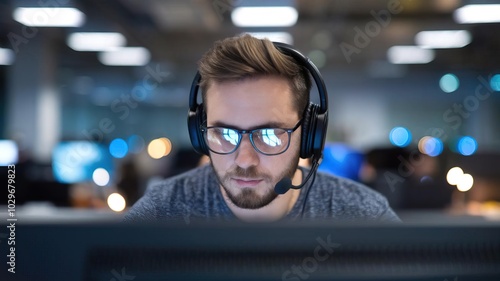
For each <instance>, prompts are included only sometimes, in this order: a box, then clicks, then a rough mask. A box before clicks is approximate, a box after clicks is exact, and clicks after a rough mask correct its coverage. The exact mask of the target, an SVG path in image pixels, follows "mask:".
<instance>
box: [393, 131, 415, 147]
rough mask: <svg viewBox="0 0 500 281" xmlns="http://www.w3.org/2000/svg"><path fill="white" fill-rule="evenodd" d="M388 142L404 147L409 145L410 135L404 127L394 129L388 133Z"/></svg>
mask: <svg viewBox="0 0 500 281" xmlns="http://www.w3.org/2000/svg"><path fill="white" fill-rule="evenodd" d="M389 140H390V141H391V143H392V144H393V145H395V146H399V147H405V146H408V145H409V144H410V143H411V133H410V131H409V130H408V129H406V128H404V127H395V128H393V129H392V130H391V132H390V133H389Z"/></svg>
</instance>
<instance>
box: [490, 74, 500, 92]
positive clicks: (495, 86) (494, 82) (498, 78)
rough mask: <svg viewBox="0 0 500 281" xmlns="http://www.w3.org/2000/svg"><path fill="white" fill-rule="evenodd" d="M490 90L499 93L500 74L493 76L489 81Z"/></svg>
mask: <svg viewBox="0 0 500 281" xmlns="http://www.w3.org/2000/svg"><path fill="white" fill-rule="evenodd" d="M490 86H491V89H492V90H493V91H495V92H500V74H495V75H493V77H491V80H490Z"/></svg>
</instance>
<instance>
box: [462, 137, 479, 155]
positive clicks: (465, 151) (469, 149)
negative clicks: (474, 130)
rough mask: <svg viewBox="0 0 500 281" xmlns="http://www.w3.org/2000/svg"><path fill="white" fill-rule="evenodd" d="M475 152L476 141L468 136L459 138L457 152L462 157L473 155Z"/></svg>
mask: <svg viewBox="0 0 500 281" xmlns="http://www.w3.org/2000/svg"><path fill="white" fill-rule="evenodd" d="M476 150H477V141H476V140H475V139H474V138H472V137H469V136H465V137H461V138H460V140H459V141H458V152H460V154H462V155H464V156H469V155H472V154H474V152H476Z"/></svg>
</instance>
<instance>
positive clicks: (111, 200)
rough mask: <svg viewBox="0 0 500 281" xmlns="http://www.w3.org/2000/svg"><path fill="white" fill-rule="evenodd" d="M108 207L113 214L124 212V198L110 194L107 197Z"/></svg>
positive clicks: (117, 194)
mask: <svg viewBox="0 0 500 281" xmlns="http://www.w3.org/2000/svg"><path fill="white" fill-rule="evenodd" d="M107 202H108V206H109V208H110V209H111V210H113V211H115V212H121V211H123V210H125V207H126V206H127V203H126V202H125V198H123V196H122V195H121V194H119V193H111V194H110V195H109V196H108V200H107Z"/></svg>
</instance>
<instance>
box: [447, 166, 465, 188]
mask: <svg viewBox="0 0 500 281" xmlns="http://www.w3.org/2000/svg"><path fill="white" fill-rule="evenodd" d="M463 174H464V171H463V170H462V168H460V167H453V168H451V169H450V170H449V171H448V173H447V174H446V181H447V182H448V184H449V185H457V184H458V183H459V182H460V180H461V178H462V176H463Z"/></svg>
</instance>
